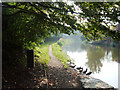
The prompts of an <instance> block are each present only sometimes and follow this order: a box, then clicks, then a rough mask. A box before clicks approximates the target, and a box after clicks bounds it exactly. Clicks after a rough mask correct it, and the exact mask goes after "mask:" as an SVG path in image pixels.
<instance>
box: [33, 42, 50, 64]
mask: <svg viewBox="0 0 120 90" xmlns="http://www.w3.org/2000/svg"><path fill="white" fill-rule="evenodd" d="M48 51H49V44H43V45H41V46H40V47H38V46H37V47H35V49H34V53H35V55H36V57H35V60H36V59H37V62H39V63H43V64H47V63H48V62H49V55H48Z"/></svg>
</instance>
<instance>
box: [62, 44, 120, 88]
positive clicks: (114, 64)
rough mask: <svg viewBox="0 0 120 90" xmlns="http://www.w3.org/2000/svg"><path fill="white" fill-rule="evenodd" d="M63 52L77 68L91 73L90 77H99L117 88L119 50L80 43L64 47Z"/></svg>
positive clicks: (119, 61) (119, 60)
mask: <svg viewBox="0 0 120 90" xmlns="http://www.w3.org/2000/svg"><path fill="white" fill-rule="evenodd" d="M64 51H66V52H67V53H68V55H69V56H70V57H71V58H73V59H74V60H75V64H76V65H77V66H83V67H84V66H85V68H88V69H90V71H92V72H93V75H92V76H94V77H96V78H98V77H99V79H101V80H103V81H105V82H107V83H109V84H110V85H112V86H115V87H116V88H117V87H118V86H117V85H118V83H117V82H118V81H117V80H118V63H120V48H115V47H114V48H112V47H100V46H93V45H83V44H81V43H80V42H73V43H71V44H69V45H67V46H65V47H64ZM111 71H112V72H113V73H111Z"/></svg>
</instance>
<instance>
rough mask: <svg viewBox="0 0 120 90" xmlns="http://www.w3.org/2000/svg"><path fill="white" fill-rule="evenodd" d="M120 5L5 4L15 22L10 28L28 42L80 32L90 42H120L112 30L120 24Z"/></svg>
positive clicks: (4, 13) (5, 11) (81, 3)
mask: <svg viewBox="0 0 120 90" xmlns="http://www.w3.org/2000/svg"><path fill="white" fill-rule="evenodd" d="M119 5H120V4H119V2H110V3H106V2H84V3H83V2H76V3H74V4H67V2H24V3H18V2H11V3H3V9H5V10H3V15H4V17H6V16H7V17H9V18H11V19H9V20H8V23H9V24H8V25H10V27H11V28H12V29H13V28H15V31H16V30H17V31H16V33H17V35H18V36H19V35H20V37H23V36H26V37H24V38H23V39H26V41H30V40H31V41H32V40H34V39H35V38H37V37H40V38H42V37H43V38H44V37H47V36H49V35H50V34H51V33H53V34H57V33H58V32H60V33H66V34H71V33H74V31H76V30H79V31H80V32H82V33H83V34H84V35H85V37H86V38H87V39H98V38H101V37H102V36H110V37H112V38H113V39H117V40H119V35H120V33H119V32H117V31H112V30H111V28H110V26H114V23H119V22H120V20H118V18H117V17H118V16H119V15H120V13H119ZM4 7H5V8H4ZM76 7H77V8H76ZM76 9H79V10H76ZM21 33H22V36H21Z"/></svg>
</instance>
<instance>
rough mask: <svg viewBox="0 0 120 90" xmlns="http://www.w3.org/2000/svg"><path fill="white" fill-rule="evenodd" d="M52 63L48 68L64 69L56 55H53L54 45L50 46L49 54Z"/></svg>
mask: <svg viewBox="0 0 120 90" xmlns="http://www.w3.org/2000/svg"><path fill="white" fill-rule="evenodd" d="M48 54H49V56H50V61H49V63H48V66H51V67H55V68H63V64H62V63H61V62H60V61H59V60H58V59H57V58H56V56H55V55H53V52H52V45H50V46H49V52H48Z"/></svg>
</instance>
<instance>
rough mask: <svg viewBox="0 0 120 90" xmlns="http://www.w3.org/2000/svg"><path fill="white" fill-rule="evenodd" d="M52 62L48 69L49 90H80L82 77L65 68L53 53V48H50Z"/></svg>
mask: <svg viewBox="0 0 120 90" xmlns="http://www.w3.org/2000/svg"><path fill="white" fill-rule="evenodd" d="M48 54H49V56H50V61H49V63H48V68H47V79H48V81H49V86H48V88H49V87H50V88H51V87H52V88H80V89H82V88H83V87H82V83H81V81H80V76H79V75H78V74H77V73H76V72H75V71H74V69H71V68H68V69H66V68H64V66H63V64H62V63H61V61H59V60H58V59H57V58H56V57H55V55H53V53H52V46H51V45H50V46H49V53H48Z"/></svg>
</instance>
